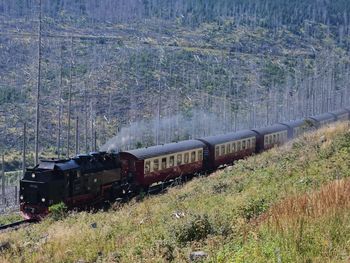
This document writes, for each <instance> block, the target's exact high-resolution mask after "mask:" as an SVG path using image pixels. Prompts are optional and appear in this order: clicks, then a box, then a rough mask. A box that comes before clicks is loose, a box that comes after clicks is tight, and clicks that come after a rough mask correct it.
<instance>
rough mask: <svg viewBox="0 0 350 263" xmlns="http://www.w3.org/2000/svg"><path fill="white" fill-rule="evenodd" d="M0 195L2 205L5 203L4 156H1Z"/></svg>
mask: <svg viewBox="0 0 350 263" xmlns="http://www.w3.org/2000/svg"><path fill="white" fill-rule="evenodd" d="M1 195H2V204H5V203H6V198H5V156H4V155H2V156H1Z"/></svg>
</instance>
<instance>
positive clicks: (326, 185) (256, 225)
mask: <svg viewBox="0 0 350 263" xmlns="http://www.w3.org/2000/svg"><path fill="white" fill-rule="evenodd" d="M349 153H350V131H349V127H348V125H347V124H341V125H337V126H336V127H331V128H328V129H322V130H319V131H317V132H315V133H313V134H310V135H306V136H305V137H304V138H301V139H298V140H296V141H294V142H291V143H289V144H288V145H286V146H284V147H282V148H279V149H273V150H271V151H269V152H265V153H263V154H261V155H257V156H253V157H251V158H248V159H247V160H242V161H239V162H237V164H236V165H235V166H233V167H228V168H227V169H225V170H224V171H218V172H216V173H215V174H213V175H211V176H210V177H209V178H198V179H195V180H193V181H191V182H189V183H187V184H186V185H185V186H184V187H179V188H172V189H169V191H168V193H166V194H164V195H159V196H153V197H149V198H145V200H144V201H143V202H140V203H136V202H135V201H131V202H130V203H129V204H127V205H125V206H124V207H122V208H120V209H116V211H111V212H108V213H102V212H100V213H95V214H91V213H79V214H72V215H70V216H68V217H67V218H66V219H64V220H62V221H57V222H53V221H52V220H51V219H47V220H45V221H44V222H43V223H41V224H38V225H35V226H33V227H31V228H29V229H22V230H19V231H17V232H13V233H6V234H2V235H1V236H0V240H1V241H9V242H10V243H11V248H10V249H8V250H6V251H5V252H4V253H3V254H2V255H0V261H1V262H24V261H25V262H76V261H77V260H79V259H83V260H85V261H87V262H95V261H97V262H166V261H170V260H173V261H174V262H185V261H187V258H188V254H189V252H191V251H194V250H203V251H206V252H207V253H208V254H209V258H208V261H209V262H266V261H271V262H311V261H312V262H314V261H316V262H317V261H318V262H324V261H325V260H326V261H328V260H329V261H332V262H333V261H334V262H338V261H345V260H347V257H348V256H349V253H350V244H349V242H348V240H349V239H350V227H349V225H350V224H349V219H350V212H349V209H347V208H349V205H350V199H349V197H348V196H349V194H348V193H349V191H350V187H349V184H350V183H349V180H348V179H347V178H348V177H349V176H350V162H349V161H348V159H349ZM332 182H333V183H332ZM92 223H97V227H96V228H94V227H92V226H91V224H92ZM24 259H25V260H24ZM280 260H282V261H280ZM310 260H311V261H310Z"/></svg>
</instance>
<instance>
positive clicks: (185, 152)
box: [20, 109, 350, 219]
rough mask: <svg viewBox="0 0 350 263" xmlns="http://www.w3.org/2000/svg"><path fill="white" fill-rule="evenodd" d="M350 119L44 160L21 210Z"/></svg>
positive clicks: (133, 187) (107, 196)
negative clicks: (117, 151) (123, 150)
mask: <svg viewBox="0 0 350 263" xmlns="http://www.w3.org/2000/svg"><path fill="white" fill-rule="evenodd" d="M349 119H350V110H349V109H344V110H340V111H337V112H332V113H326V114H320V115H317V116H312V117H308V118H305V119H301V120H296V121H291V122H288V123H281V124H275V125H272V126H269V127H265V128H260V129H255V130H251V131H250V130H248V131H240V132H236V133H230V134H225V135H218V136H211V137H206V138H201V139H197V140H188V141H182V142H178V143H171V144H165V145H158V146H152V147H148V148H142V149H137V150H132V151H125V152H120V153H118V154H115V153H92V154H89V155H79V156H77V157H75V158H72V159H69V160H43V161H41V163H40V164H39V165H38V166H36V167H35V168H33V169H28V170H27V172H26V173H25V175H24V177H23V179H22V180H21V182H20V199H21V211H22V213H23V214H24V216H25V217H26V218H31V219H39V218H42V217H43V216H45V215H46V214H47V213H48V207H50V206H51V205H53V204H57V203H59V202H64V203H65V204H66V205H67V206H68V207H69V208H74V207H84V206H91V205H93V204H95V203H99V202H101V201H105V200H111V201H113V200H115V199H116V198H118V197H122V196H123V195H125V194H127V193H131V192H136V193H137V192H138V191H141V190H145V189H147V188H148V187H149V186H151V185H152V184H154V183H158V182H164V181H168V180H173V179H176V178H179V177H181V176H184V175H188V174H197V173H203V172H210V171H213V170H214V169H216V168H218V167H220V166H223V165H228V164H231V163H233V161H235V160H237V159H241V158H245V157H247V156H249V155H251V154H254V153H259V152H262V151H265V150H268V149H270V148H272V147H274V146H276V145H281V144H283V143H285V142H286V141H287V140H290V139H292V138H295V137H297V136H299V135H301V134H302V133H304V132H306V131H309V130H312V129H316V128H319V127H321V126H323V125H327V124H329V123H332V122H335V121H344V120H349Z"/></svg>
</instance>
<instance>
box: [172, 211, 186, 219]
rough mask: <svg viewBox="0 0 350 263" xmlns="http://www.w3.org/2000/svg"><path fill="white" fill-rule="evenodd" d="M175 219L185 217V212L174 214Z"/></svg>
mask: <svg viewBox="0 0 350 263" xmlns="http://www.w3.org/2000/svg"><path fill="white" fill-rule="evenodd" d="M173 217H175V218H176V219H180V218H183V217H185V213H184V212H174V213H173Z"/></svg>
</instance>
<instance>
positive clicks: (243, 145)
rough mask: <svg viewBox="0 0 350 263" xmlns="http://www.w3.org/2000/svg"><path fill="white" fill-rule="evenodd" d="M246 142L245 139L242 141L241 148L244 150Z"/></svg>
mask: <svg viewBox="0 0 350 263" xmlns="http://www.w3.org/2000/svg"><path fill="white" fill-rule="evenodd" d="M245 146H246V142H245V140H243V141H242V149H243V150H245Z"/></svg>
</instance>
